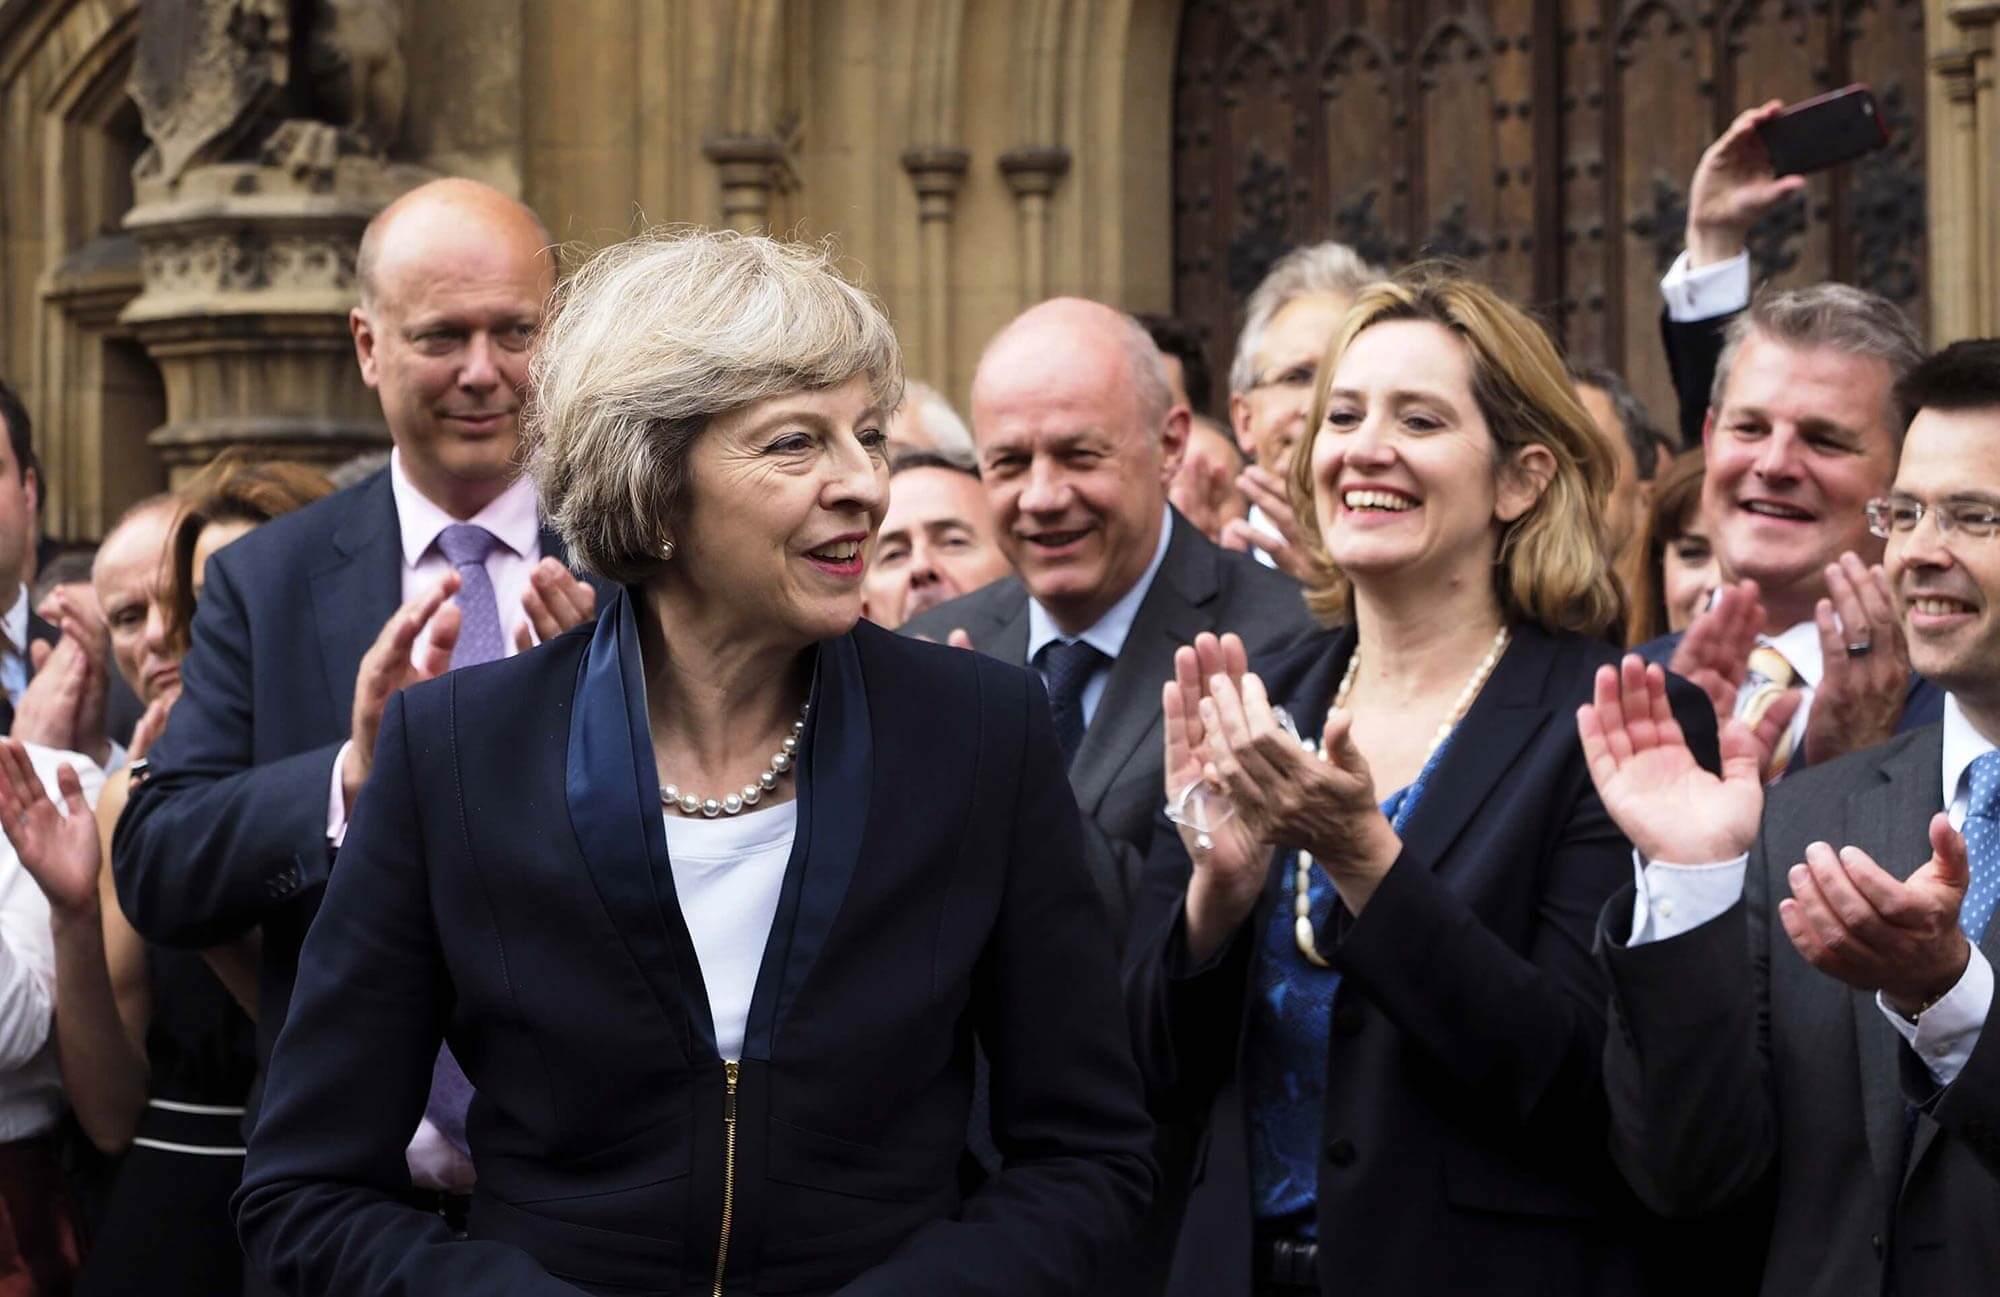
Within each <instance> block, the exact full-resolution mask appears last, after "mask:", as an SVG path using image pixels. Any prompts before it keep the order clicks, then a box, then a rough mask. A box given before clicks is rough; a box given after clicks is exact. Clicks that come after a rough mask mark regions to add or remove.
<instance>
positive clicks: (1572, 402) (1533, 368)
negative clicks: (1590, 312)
mask: <svg viewBox="0 0 2000 1297" xmlns="http://www.w3.org/2000/svg"><path fill="white" fill-rule="evenodd" d="M1396 320H1422V321H1428V322H1429V323H1432V324H1437V325H1441V326H1443V327H1444V328H1446V329H1449V330H1450V331H1451V332H1452V334H1453V335H1454V336H1456V337H1457V338H1458V339H1459V340H1460V341H1461V342H1463V343H1464V344H1465V349H1466V353H1467V355H1468V356H1469V357H1470V359H1471V361H1472V397H1473V401H1474V403H1475V404H1477V405H1478V407H1479V412H1480V414H1481V415H1482V416H1484V418H1485V420H1486V427H1487V429H1488V431H1490V432H1491V433H1492V436H1493V447H1494V458H1493V471H1494V473H1495V475H1496V478H1497V477H1498V475H1499V474H1502V473H1508V472H1513V471H1516V470H1515V469H1514V467H1513V465H1514V458H1515V455H1516V453H1517V452H1518V451H1520V450H1521V449H1522V448H1523V447H1526V446H1531V445H1539V446H1543V447H1546V448H1547V449H1548V451H1549V454H1550V455H1551V456H1553V458H1554V460H1555V472H1554V473H1553V474H1552V475H1551V476H1550V478H1549V481H1548V484H1547V485H1546V486H1545V487H1543V489H1542V492H1541V494H1540V496H1539V497H1537V498H1536V500H1535V503H1534V504H1533V505H1531V506H1530V507H1529V509H1528V511H1527V512H1526V513H1524V514H1522V515H1521V516H1520V517H1519V518H1517V519H1515V520H1514V521H1513V522H1511V523H1508V524H1506V525H1505V526H1504V527H1503V528H1501V531H1500V543H1499V547H1498V549H1497V551H1496V557H1495V561H1494V566H1493V589H1494V593H1495V594H1496V595H1497V596H1498V597H1499V600H1500V607H1501V611H1502V615H1503V616H1505V617H1506V619H1507V620H1508V621H1509V622H1515V621H1529V622H1534V623H1535V624H1537V625H1539V626H1541V627H1542V628H1543V629H1545V630H1549V631H1556V632H1561V631H1570V632H1575V633H1577V634H1581V635H1590V636H1596V637H1600V638H1602V637H1605V636H1607V635H1609V634H1610V633H1611V632H1612V631H1614V630H1615V629H1617V628H1618V627H1619V626H1620V625H1621V624H1622V622H1623V621H1624V616H1625V596H1624V592H1623V591H1622V590H1621V589H1620V587H1619V584H1618V579H1617V577H1616V576H1615V575H1614V574H1613V572H1612V569H1611V558H1610V555H1609V554H1607V553H1606V551H1605V546H1604V541H1603V535H1604V505H1605V500H1606V499H1607V497H1609V495H1610V493H1611V485H1612V482H1613V480H1614V479H1615V477H1616V473H1617V468H1616V466H1615V465H1614V464H1613V463H1612V460H1611V454H1610V450H1609V448H1608V447H1607V446H1606V444H1605V442H1604V440H1603V438H1602V437H1600V436H1599V435H1598V433H1597V431H1596V427H1595V425H1594V424H1592V422H1591V419H1590V415H1589V413H1588V412H1586V411H1585V410H1584V408H1583V405H1582V404H1581V403H1580V402H1579V401H1578V399H1577V395H1576V388H1575V387H1574V386H1573V385H1572V384H1571V382H1570V379H1569V370H1568V367H1567V366H1565V365H1564V364H1563V360H1562V356H1561V355H1560V354H1559V353H1558V352H1557V351H1556V347H1555V344H1554V343H1553V342H1552V341H1550V339H1549V336H1548V334H1547V333H1546V332H1544V331H1543V329H1542V327H1541V326H1540V325H1538V324H1536V323H1535V322H1534V320H1532V319H1530V318H1529V317H1528V315H1527V314H1526V313H1525V312H1524V311H1522V310H1521V309H1520V308H1519V307H1517V306H1515V305H1513V304H1512V303H1511V302H1508V301H1507V300H1506V299H1505V298H1503V297H1502V296H1500V294H1498V293H1496V292H1495V291H1494V290H1492V289H1491V288H1488V287H1487V286H1486V285H1484V284H1481V283H1478V282H1477V281H1475V280H1472V279H1469V278H1467V277H1465V276H1464V275H1463V274H1461V273H1459V272H1458V271H1456V270H1454V269H1451V268H1448V267H1440V266H1416V267H1413V268H1411V269H1409V270H1406V271H1404V272H1403V273H1402V274H1400V275H1398V276H1397V277H1396V278H1395V279H1392V280H1388V281H1386V282H1382V283H1377V284H1373V285H1371V286H1369V287H1368V288H1366V289H1364V290H1362V292H1361V293H1360V295H1359V296H1358V297H1356V298H1355V301H1354V307H1353V309H1352V310H1350V311H1349V312H1348V313H1347V318H1346V319H1345V320H1343V321H1342V322H1341V327H1340V330H1339V331H1338V332H1337V333H1336V334H1335V335H1334V339H1333V342H1332V343H1331V344H1330V345H1329V346H1328V347H1327V353H1326V357H1325V359H1324V360H1323V361H1322V362H1321V364H1320V367H1319V381H1318V383H1317V384H1316V385H1315V387H1314V391H1313V404H1312V414H1311V422H1310V423H1308V424H1307V426H1306V434H1305V437H1304V438H1303V439H1302V440H1301V441H1300V443H1299V446H1298V448H1297V449H1296V450H1295V451H1294V452H1293V454H1292V469H1291V481H1290V488H1291V490H1290V495H1291V503H1292V509H1293V511H1294V512H1295V513H1296V514H1297V515H1298V517H1299V519H1300V520H1301V522H1308V521H1309V520H1312V519H1316V518H1318V516H1319V515H1318V512H1317V510H1316V508H1315V501H1314V497H1315V493H1316V490H1317V487H1316V484H1315V483H1314V481H1313V470H1312V457H1313V444H1314V442H1315V441H1316V440H1317V439H1318V437H1319V435H1320V432H1321V431H1322V430H1323V429H1324V427H1325V423H1326V404H1327V392H1328V390H1329V389H1330V388H1331V386H1332V383H1333V375H1334V370H1335V369H1336V368H1337V367H1338V365H1339V363H1340V357H1341V354H1342V353H1343V352H1345V351H1346V350H1347V348H1348V347H1349V346H1350V345H1352V344H1353V342H1354V339H1355V338H1357V337H1359V336H1360V335H1361V333H1362V332H1363V331H1364V330H1366V329H1369V328H1371V327H1373V326H1375V325H1377V324H1387V323H1390V322H1391V321H1396ZM1302 530H1303V531H1304V532H1305V539H1306V550H1307V553H1308V554H1309V556H1310V557H1311V558H1312V560H1313V564H1314V567H1315V569H1316V574H1315V579H1313V580H1311V581H1309V582H1308V584H1307V590H1306V606H1307V607H1309V608H1310V609H1312V611H1313V614H1314V615H1315V616H1316V617H1318V618H1319V619H1320V620H1321V621H1322V622H1324V623H1325V624H1327V625H1329V626H1333V625H1339V624H1340V623H1342V622H1345V621H1348V620H1350V619H1351V618H1352V617H1353V614H1354V585H1353V583H1352V582H1351V581H1350V580H1349V579H1348V578H1347V576H1346V574H1345V573H1343V572H1342V571H1341V570H1340V569H1339V568H1338V567H1336V566H1334V563H1333V560H1332V559H1331V558H1329V557H1328V555H1327V552H1326V547H1325V543H1324V541H1323V540H1322V538H1321V537H1320V535H1319V532H1318V527H1317V525H1316V524H1315V525H1307V526H1305V527H1303V528H1302Z"/></svg>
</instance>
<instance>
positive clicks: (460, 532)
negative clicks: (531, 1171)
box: [424, 522, 506, 1157]
mask: <svg viewBox="0 0 2000 1297" xmlns="http://www.w3.org/2000/svg"><path fill="white" fill-rule="evenodd" d="M437 544H438V550H439V552H440V553H442V554H443V555H444V556H445V558H446V560H447V561H449V562H450V563H451V565H452V566H453V567H454V568H457V569H458V575H459V581H460V583H459V587H458V594H457V596H456V597H455V598H454V600H453V602H454V603H456V604H457V605H458V608H459V613H460V615H461V617H462V618H463V620H462V621H461V622H460V623H459V631H458V643H457V645H456V646H455V647H453V649H452V651H451V665H452V667H453V669H454V670H455V669H457V668H458V667H465V666H477V665H478V664H479V663H481V662H493V661H497V660H499V659H500V658H502V657H505V656H506V647H505V641H503V640H502V639H501V638H500V604H499V601H498V600H497V599H496V598H494V595H493V578H492V577H491V576H490V575H488V573H487V571H486V557H487V555H489V554H491V553H492V552H493V551H494V550H495V549H497V548H498V547H499V545H500V540H499V538H498V537H496V536H495V535H494V534H493V533H492V532H490V531H488V530H486V528H484V527H478V526H474V525H473V524H472V523H469V522H455V523H453V524H452V525H451V526H449V527H446V528H445V529H444V530H443V531H442V532H439V533H438V540H437ZM471 1105H472V1082H470V1081H468V1080H466V1079H465V1073H464V1072H463V1071H461V1070H460V1069H459V1066H458V1060H457V1059H455V1058H453V1057H452V1056H451V1047H450V1046H449V1045H446V1046H444V1047H442V1048H440V1049H439V1050H438V1056H437V1064H436V1065H435V1066H434V1067H432V1069H431V1097H430V1103H429V1104H428V1105H427V1106H426V1107H425V1109H424V1116H425V1117H427V1118H429V1119H430V1123H431V1125H433V1126H436V1127H437V1128H438V1133H439V1134H441V1135H443V1136H444V1137H445V1139H446V1140H447V1141H448V1142H449V1143H450V1144H451V1146H452V1147H453V1148H455V1149H457V1150H458V1151H459V1152H461V1153H463V1154H465V1155H466V1156H467V1157H470V1156H472V1150H471V1148H470V1147H469V1146H468V1145H467V1144H466V1141H465V1110H466V1109H467V1108H468V1107H470V1106H471Z"/></svg>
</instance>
